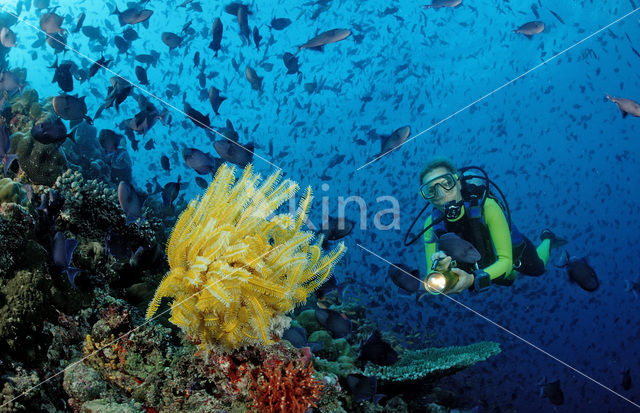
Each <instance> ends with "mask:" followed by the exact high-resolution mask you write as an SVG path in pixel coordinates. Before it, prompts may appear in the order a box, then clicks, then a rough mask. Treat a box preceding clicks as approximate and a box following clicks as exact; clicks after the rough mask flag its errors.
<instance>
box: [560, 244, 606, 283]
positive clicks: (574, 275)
mask: <svg viewBox="0 0 640 413" xmlns="http://www.w3.org/2000/svg"><path fill="white" fill-rule="evenodd" d="M558 267H561V268H566V269H567V274H569V279H570V280H571V281H574V282H576V283H577V284H578V285H579V286H580V287H582V289H583V290H585V291H595V290H597V289H598V287H599V286H600V282H599V281H598V275H597V274H596V272H595V271H594V269H593V268H591V266H590V265H589V263H587V260H586V259H585V258H584V257H583V258H577V257H569V253H568V252H567V251H566V250H565V251H564V256H563V260H562V262H561V263H560V265H558Z"/></svg>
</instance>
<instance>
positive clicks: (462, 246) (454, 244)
mask: <svg viewBox="0 0 640 413" xmlns="http://www.w3.org/2000/svg"><path fill="white" fill-rule="evenodd" d="M437 242H438V248H439V249H440V250H442V251H443V252H444V253H445V254H447V255H449V256H450V257H451V258H453V259H454V260H456V261H459V262H462V263H465V264H474V263H476V262H478V261H480V258H482V256H481V255H480V253H479V252H478V250H477V249H476V248H475V247H474V246H473V244H471V243H470V242H469V241H467V240H464V239H462V238H460V237H459V236H458V235H456V234H454V233H453V232H447V233H446V234H442V235H441V236H440V237H438V241H437Z"/></svg>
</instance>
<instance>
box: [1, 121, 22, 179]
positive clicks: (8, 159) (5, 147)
mask: <svg viewBox="0 0 640 413" xmlns="http://www.w3.org/2000/svg"><path fill="white" fill-rule="evenodd" d="M9 148H11V136H9V130H8V129H7V128H6V127H5V126H4V125H0V161H2V165H3V166H4V175H5V176H6V175H7V170H8V169H9V166H10V165H11V163H12V162H13V161H15V160H16V159H18V156H17V155H14V154H10V153H8V152H9Z"/></svg>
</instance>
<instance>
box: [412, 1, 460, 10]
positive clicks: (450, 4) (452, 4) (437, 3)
mask: <svg viewBox="0 0 640 413" xmlns="http://www.w3.org/2000/svg"><path fill="white" fill-rule="evenodd" d="M460 4H462V0H433V1H432V2H431V4H427V5H425V6H422V8H423V9H436V10H438V9H441V8H443V7H457V6H459V5H460Z"/></svg>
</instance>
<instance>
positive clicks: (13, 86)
mask: <svg viewBox="0 0 640 413" xmlns="http://www.w3.org/2000/svg"><path fill="white" fill-rule="evenodd" d="M23 87H24V84H22V81H21V80H20V78H19V77H18V76H16V75H15V74H14V73H13V72H9V71H2V70H0V92H2V91H6V92H7V93H8V94H9V96H10V97H11V96H13V95H15V94H16V93H17V92H20V93H22V88H23Z"/></svg>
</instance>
